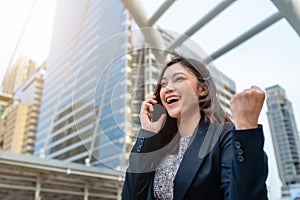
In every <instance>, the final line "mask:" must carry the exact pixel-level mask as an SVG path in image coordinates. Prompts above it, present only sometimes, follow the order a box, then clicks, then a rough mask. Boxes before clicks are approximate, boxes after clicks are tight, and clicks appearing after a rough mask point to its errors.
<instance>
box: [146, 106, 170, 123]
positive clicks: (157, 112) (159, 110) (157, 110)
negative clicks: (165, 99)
mask: <svg viewBox="0 0 300 200" xmlns="http://www.w3.org/2000/svg"><path fill="white" fill-rule="evenodd" d="M153 109H154V111H153V112H150V119H151V121H152V122H156V121H158V120H159V118H160V117H161V115H162V114H167V112H166V110H165V108H164V107H163V106H162V105H161V104H154V105H153Z"/></svg>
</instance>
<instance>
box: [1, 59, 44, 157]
mask: <svg viewBox="0 0 300 200" xmlns="http://www.w3.org/2000/svg"><path fill="white" fill-rule="evenodd" d="M44 75H45V63H44V64H43V65H42V66H41V67H40V68H39V69H38V70H37V71H36V72H34V73H33V74H32V75H31V76H30V77H29V78H28V79H27V80H25V82H24V83H23V84H21V85H20V86H19V88H18V89H17V90H16V91H15V92H14V95H13V97H11V98H10V101H9V104H8V105H6V106H5V110H3V115H2V117H1V118H0V144H1V145H0V149H2V150H6V151H11V152H14V153H22V154H33V150H34V144H35V137H36V132H37V125H38V118H39V109H40V104H41V97H42V92H43V83H44Z"/></svg>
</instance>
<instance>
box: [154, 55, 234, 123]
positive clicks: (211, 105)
mask: <svg viewBox="0 0 300 200" xmlns="http://www.w3.org/2000/svg"><path fill="white" fill-rule="evenodd" d="M176 63H180V64H181V65H182V66H184V67H186V68H188V69H189V70H190V71H192V72H193V73H194V74H195V76H196V77H197V79H198V84H199V87H206V88H207V91H208V92H207V95H205V96H203V97H200V99H199V108H200V114H201V118H204V121H205V122H206V123H223V122H226V121H231V120H230V118H229V116H228V115H227V114H226V113H225V111H224V110H223V109H222V107H221V104H220V102H219V99H218V96H217V89H216V85H215V83H214V81H213V79H212V77H211V75H210V72H209V71H208V69H207V68H206V66H205V65H204V64H203V63H201V62H200V61H198V60H195V59H192V58H184V57H179V56H176V57H174V58H173V59H172V60H171V61H170V62H168V63H167V64H166V66H165V67H164V68H163V70H162V72H161V75H160V77H159V79H158V82H157V85H156V89H155V92H154V95H155V96H156V100H157V101H158V103H160V104H161V103H162V102H161V99H160V89H161V84H160V83H161V80H162V77H163V75H164V73H165V71H166V69H167V68H168V67H170V66H172V65H174V64H176ZM168 120H172V119H171V118H170V117H169V116H168V118H167V121H168Z"/></svg>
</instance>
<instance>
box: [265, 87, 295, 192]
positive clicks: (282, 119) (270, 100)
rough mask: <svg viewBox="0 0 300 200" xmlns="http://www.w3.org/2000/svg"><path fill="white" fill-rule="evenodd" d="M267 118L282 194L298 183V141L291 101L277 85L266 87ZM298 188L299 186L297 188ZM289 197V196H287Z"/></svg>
mask: <svg viewBox="0 0 300 200" xmlns="http://www.w3.org/2000/svg"><path fill="white" fill-rule="evenodd" d="M266 92H267V106H268V113H267V114H268V119H269V125H270V129H271V133H272V140H273V146H274V150H275V155H276V160H277V166H278V171H279V177H280V179H281V181H282V196H283V197H286V196H289V195H290V189H291V188H293V189H295V187H294V186H295V185H297V184H299V183H300V143H299V135H298V131H297V127H296V122H295V118H294V114H293V108H292V104H291V102H290V101H289V100H288V99H287V96H286V93H285V91H284V89H283V88H282V87H280V86H279V85H274V86H272V87H269V88H266ZM298 190H299V188H298ZM288 198H289V197H288Z"/></svg>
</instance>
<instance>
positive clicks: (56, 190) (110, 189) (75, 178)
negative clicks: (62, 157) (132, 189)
mask: <svg viewBox="0 0 300 200" xmlns="http://www.w3.org/2000/svg"><path fill="white" fill-rule="evenodd" d="M123 181H124V174H123V173H121V172H118V171H114V170H110V169H106V168H98V167H89V166H85V165H80V164H75V163H67V162H64V161H58V160H49V159H43V158H37V157H34V156H26V155H20V154H13V153H10V152H5V151H1V152H0V199H1V200H23V199H26V200H31V199H33V200H53V199H55V200H60V199H61V200H68V199H70V200H71V199H72V200H77V199H78V200H103V199H121V189H122V184H123Z"/></svg>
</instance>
